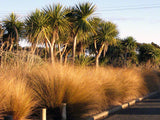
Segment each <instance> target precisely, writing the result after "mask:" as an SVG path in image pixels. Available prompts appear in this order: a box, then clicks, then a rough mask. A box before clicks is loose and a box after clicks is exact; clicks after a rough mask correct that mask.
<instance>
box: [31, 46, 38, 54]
mask: <svg viewBox="0 0 160 120" xmlns="http://www.w3.org/2000/svg"><path fill="white" fill-rule="evenodd" d="M36 46H37V45H36V44H32V48H31V53H32V54H34V53H35V51H36Z"/></svg>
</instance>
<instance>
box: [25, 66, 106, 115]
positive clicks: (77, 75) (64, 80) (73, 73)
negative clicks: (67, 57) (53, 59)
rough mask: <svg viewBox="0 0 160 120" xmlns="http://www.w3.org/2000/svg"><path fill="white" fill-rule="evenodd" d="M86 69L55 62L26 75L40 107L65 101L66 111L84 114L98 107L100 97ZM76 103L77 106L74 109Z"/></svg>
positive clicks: (100, 100) (54, 106)
mask: <svg viewBox="0 0 160 120" xmlns="http://www.w3.org/2000/svg"><path fill="white" fill-rule="evenodd" d="M39 70H40V71H39ZM86 73H87V70H83V69H80V68H76V67H71V66H70V67H69V66H62V65H59V64H55V65H54V66H52V65H44V66H41V67H38V68H36V69H33V71H31V72H30V73H29V74H28V76H27V78H28V81H29V83H30V86H31V88H32V89H33V90H34V94H35V97H36V98H37V99H39V100H40V103H39V104H40V106H41V107H47V108H52V109H54V108H56V107H60V106H61V104H62V103H63V102H65V103H67V110H68V111H67V112H68V114H69V113H73V114H74V113H75V114H77V113H78V114H79V115H80V114H81V116H83V117H84V114H85V113H86V114H89V113H91V111H92V113H93V111H94V112H97V111H99V110H100V107H101V105H100V104H102V100H103V99H102V97H103V96H102V95H100V94H102V92H100V91H98V89H99V86H98V85H97V84H95V83H96V82H93V81H92V79H91V78H89V77H87V74H86ZM75 106H76V107H78V109H77V108H76V110H77V111H76V110H74V112H73V111H72V110H73V109H75ZM73 114H72V115H73ZM75 114H74V115H75ZM70 115H71V114H70Z"/></svg>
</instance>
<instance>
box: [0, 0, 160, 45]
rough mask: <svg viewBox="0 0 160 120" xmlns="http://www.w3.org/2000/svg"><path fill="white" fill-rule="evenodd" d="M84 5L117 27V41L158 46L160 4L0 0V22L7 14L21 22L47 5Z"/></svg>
mask: <svg viewBox="0 0 160 120" xmlns="http://www.w3.org/2000/svg"><path fill="white" fill-rule="evenodd" d="M87 1H88V2H91V3H93V4H95V5H96V12H95V16H98V17H100V18H102V19H104V20H106V21H111V22H113V23H115V24H116V25H117V27H118V30H119V33H120V34H119V37H120V38H125V37H127V36H132V37H134V38H135V39H136V41H137V42H140V43H151V42H155V43H157V44H159V45H160V13H159V11H160V0H57V1H55V0H0V21H1V20H3V19H4V18H5V17H6V16H7V15H9V13H11V12H15V13H17V14H18V15H19V16H20V17H22V18H23V17H25V16H26V15H28V14H29V13H30V12H32V11H34V10H35V9H36V8H38V9H41V8H43V7H45V6H46V5H48V4H52V3H60V4H62V5H64V6H73V5H75V4H77V3H80V2H87Z"/></svg>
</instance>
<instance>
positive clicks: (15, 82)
mask: <svg viewBox="0 0 160 120" xmlns="http://www.w3.org/2000/svg"><path fill="white" fill-rule="evenodd" d="M1 79H2V80H3V82H4V84H3V86H2V87H3V89H4V91H5V92H4V93H5V99H4V101H3V103H2V104H1V107H0V110H1V114H4V115H13V119H14V120H21V119H26V118H27V117H28V116H29V115H31V114H32V113H33V111H32V110H33V109H34V107H35V105H36V101H35V100H34V97H33V94H32V93H33V92H32V90H31V89H30V88H29V86H28V85H27V82H26V81H25V80H24V79H18V77H17V76H16V74H14V72H13V71H12V72H11V71H8V73H7V72H6V73H3V76H1Z"/></svg>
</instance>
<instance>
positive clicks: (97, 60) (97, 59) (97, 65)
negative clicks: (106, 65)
mask: <svg viewBox="0 0 160 120" xmlns="http://www.w3.org/2000/svg"><path fill="white" fill-rule="evenodd" d="M96 67H99V56H98V55H97V56H96Z"/></svg>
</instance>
